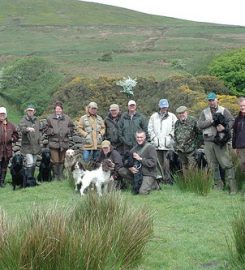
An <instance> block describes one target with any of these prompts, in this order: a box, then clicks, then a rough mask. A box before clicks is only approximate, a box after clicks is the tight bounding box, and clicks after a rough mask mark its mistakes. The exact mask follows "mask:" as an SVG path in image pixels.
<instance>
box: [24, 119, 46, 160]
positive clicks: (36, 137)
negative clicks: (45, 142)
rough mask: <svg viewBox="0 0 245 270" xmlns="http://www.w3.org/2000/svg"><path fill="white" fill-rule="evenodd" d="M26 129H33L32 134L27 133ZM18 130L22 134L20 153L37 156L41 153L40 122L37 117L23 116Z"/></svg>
mask: <svg viewBox="0 0 245 270" xmlns="http://www.w3.org/2000/svg"><path fill="white" fill-rule="evenodd" d="M28 127H32V128H34V129H35V131H34V132H29V131H28V130H27V128H28ZM19 129H20V132H21V134H22V138H21V153H23V154H24V155H25V154H32V155H37V154H39V153H40V151H41V147H40V138H41V132H40V122H39V120H38V118H37V117H35V116H34V117H32V118H31V117H29V116H28V115H26V116H24V117H23V118H22V120H21V121H20V124H19Z"/></svg>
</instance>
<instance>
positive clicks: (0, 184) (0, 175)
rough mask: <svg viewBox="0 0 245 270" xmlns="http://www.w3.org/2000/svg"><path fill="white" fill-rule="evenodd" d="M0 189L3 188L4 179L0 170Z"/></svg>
mask: <svg viewBox="0 0 245 270" xmlns="http://www.w3.org/2000/svg"><path fill="white" fill-rule="evenodd" d="M0 188H4V177H3V172H2V170H1V168H0Z"/></svg>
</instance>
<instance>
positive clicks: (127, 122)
mask: <svg viewBox="0 0 245 270" xmlns="http://www.w3.org/2000/svg"><path fill="white" fill-rule="evenodd" d="M118 126H119V139H120V141H121V142H122V143H123V144H124V145H127V146H129V147H130V148H132V147H133V146H134V145H135V144H136V138H135V134H136V131H138V130H143V131H144V132H145V134H146V140H148V139H149V135H148V121H147V120H146V118H145V117H144V116H143V115H142V114H141V113H138V112H136V113H135V114H134V115H133V116H132V118H131V116H130V115H129V113H128V112H127V113H124V114H123V115H122V117H121V119H120V121H119V123H118Z"/></svg>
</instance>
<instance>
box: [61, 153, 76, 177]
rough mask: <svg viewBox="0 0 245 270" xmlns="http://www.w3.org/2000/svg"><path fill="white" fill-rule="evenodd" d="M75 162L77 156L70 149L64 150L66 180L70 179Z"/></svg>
mask: <svg viewBox="0 0 245 270" xmlns="http://www.w3.org/2000/svg"><path fill="white" fill-rule="evenodd" d="M76 162H77V155H76V153H75V151H74V150H73V149H71V148H69V149H67V150H66V153H65V163H64V166H65V177H66V178H67V179H72V167H73V165H74V164H75V163H76Z"/></svg>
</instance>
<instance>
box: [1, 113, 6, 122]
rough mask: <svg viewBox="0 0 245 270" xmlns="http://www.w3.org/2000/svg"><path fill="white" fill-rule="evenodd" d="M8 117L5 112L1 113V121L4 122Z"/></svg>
mask: <svg viewBox="0 0 245 270" xmlns="http://www.w3.org/2000/svg"><path fill="white" fill-rule="evenodd" d="M5 118H6V114H5V113H0V121H1V122H2V121H3V120H4V119H5Z"/></svg>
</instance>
